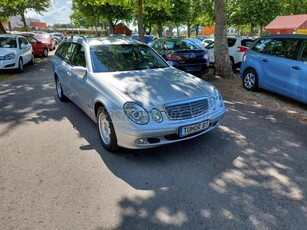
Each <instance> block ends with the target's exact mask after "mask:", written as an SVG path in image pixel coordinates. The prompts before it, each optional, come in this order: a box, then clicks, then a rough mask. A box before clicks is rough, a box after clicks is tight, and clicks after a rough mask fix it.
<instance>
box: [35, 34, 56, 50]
mask: <svg viewBox="0 0 307 230" xmlns="http://www.w3.org/2000/svg"><path fill="white" fill-rule="evenodd" d="M34 38H35V39H36V40H38V41H40V42H42V43H44V44H46V45H48V48H49V50H50V51H51V50H55V41H54V38H53V37H52V36H51V35H50V34H47V33H45V34H35V35H34Z"/></svg>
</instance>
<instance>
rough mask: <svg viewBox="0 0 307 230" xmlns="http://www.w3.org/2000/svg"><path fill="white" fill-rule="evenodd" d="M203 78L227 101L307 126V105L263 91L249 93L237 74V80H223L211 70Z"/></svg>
mask: <svg viewBox="0 0 307 230" xmlns="http://www.w3.org/2000/svg"><path fill="white" fill-rule="evenodd" d="M202 78H203V79H205V80H207V81H208V82H210V83H212V84H213V85H215V86H217V87H218V89H219V90H220V91H221V93H222V95H223V98H224V100H226V101H227V100H228V101H231V102H238V103H243V104H248V105H251V106H255V107H258V108H265V109H268V110H270V111H273V112H279V113H283V114H284V115H286V116H288V117H290V118H292V119H295V120H297V121H298V122H301V123H303V124H307V105H305V104H303V103H300V102H297V101H295V100H292V99H289V98H287V97H283V96H280V95H278V94H275V93H271V92H269V91H266V90H262V89H261V90H259V91H257V92H251V91H247V90H246V89H244V88H243V85H242V81H241V79H240V76H239V74H236V78H235V79H223V78H219V77H217V76H214V74H213V72H212V70H210V72H209V73H208V74H206V75H204V76H202Z"/></svg>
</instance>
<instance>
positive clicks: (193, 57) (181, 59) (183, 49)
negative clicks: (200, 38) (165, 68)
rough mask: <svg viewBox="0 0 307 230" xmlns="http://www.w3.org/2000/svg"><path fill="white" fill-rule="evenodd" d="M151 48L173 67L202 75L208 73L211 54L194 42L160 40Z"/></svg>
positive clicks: (169, 39) (170, 39)
mask: <svg viewBox="0 0 307 230" xmlns="http://www.w3.org/2000/svg"><path fill="white" fill-rule="evenodd" d="M150 46H151V47H152V48H153V49H155V50H156V51H157V52H158V53H159V54H160V55H161V56H162V57H163V58H164V59H165V60H166V61H169V63H172V66H173V67H176V68H178V69H181V70H183V71H186V72H188V73H192V74H194V75H201V74H204V73H206V72H208V69H209V54H208V51H207V50H204V49H202V48H201V47H199V46H198V45H197V44H195V43H194V42H192V41H190V40H188V39H180V38H160V39H156V40H155V41H153V42H152V43H151V44H150Z"/></svg>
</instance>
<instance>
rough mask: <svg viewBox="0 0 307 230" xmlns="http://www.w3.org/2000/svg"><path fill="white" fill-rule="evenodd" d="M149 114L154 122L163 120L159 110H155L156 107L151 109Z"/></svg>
mask: <svg viewBox="0 0 307 230" xmlns="http://www.w3.org/2000/svg"><path fill="white" fill-rule="evenodd" d="M151 116H152V118H153V119H154V120H155V121H156V122H158V123H160V122H162V121H163V117H162V114H161V112H160V111H159V110H157V109H153V110H151Z"/></svg>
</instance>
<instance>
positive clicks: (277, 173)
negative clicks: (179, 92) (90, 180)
mask: <svg viewBox="0 0 307 230" xmlns="http://www.w3.org/2000/svg"><path fill="white" fill-rule="evenodd" d="M228 108H229V111H228V113H227V116H226V118H225V121H224V123H223V125H222V126H220V127H219V128H218V129H216V130H215V131H213V132H211V133H208V134H206V135H203V136H201V137H199V138H196V139H193V140H189V141H185V142H181V143H177V144H172V145H167V146H163V147H160V148H156V149H148V150H138V151H135V150H124V149H122V150H121V151H119V152H118V153H116V154H113V153H109V152H107V151H105V150H104V149H103V148H102V147H101V145H100V142H99V138H98V134H97V131H96V125H95V124H94V123H93V122H92V121H91V120H90V119H89V118H87V116H86V115H85V114H84V113H83V112H82V111H81V110H79V109H78V108H77V107H74V106H72V107H71V110H73V111H72V112H71V113H69V114H63V116H65V117H67V118H68V119H69V121H70V122H71V123H72V124H73V126H74V127H75V128H76V129H77V130H78V131H79V132H80V136H82V137H83V138H85V139H86V140H87V142H88V143H89V145H88V146H80V149H81V150H88V149H95V150H96V151H97V152H98V153H99V154H100V156H101V158H102V160H103V161H104V163H105V164H106V165H107V167H108V168H109V170H110V171H111V172H112V173H113V174H114V175H115V176H117V177H118V178H120V179H121V180H123V181H124V182H126V183H127V184H129V185H130V186H132V187H133V188H135V189H137V190H147V191H152V195H150V196H148V197H145V198H144V197H142V196H134V197H133V198H131V197H128V196H127V197H126V198H123V199H122V200H121V201H120V202H119V204H118V205H119V207H121V215H122V218H121V219H122V222H121V225H120V226H118V229H144V227H146V229H170V228H171V229H175V228H176V229H200V228H201V229H219V228H220V227H221V226H227V228H228V229H289V228H291V226H296V227H295V228H296V229H304V227H300V226H305V225H306V224H307V221H306V214H307V213H306V210H307V207H306V197H305V196H306V169H304V168H305V163H303V162H306V154H304V153H306V149H307V147H306V141H305V139H304V138H305V137H306V136H307V132H306V127H304V126H300V125H299V124H298V123H295V122H294V121H293V120H288V119H287V118H284V117H281V116H279V115H278V114H271V113H270V112H269V111H263V110H260V109H257V108H254V107H249V106H246V105H243V104H240V103H237V104H231V103H229V104H228ZM75 110H79V111H75ZM75 114H80V115H79V116H76V115H75ZM97 229H104V228H103V226H101V228H99V227H98V228H97Z"/></svg>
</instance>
